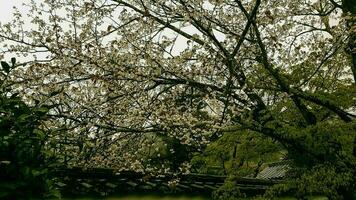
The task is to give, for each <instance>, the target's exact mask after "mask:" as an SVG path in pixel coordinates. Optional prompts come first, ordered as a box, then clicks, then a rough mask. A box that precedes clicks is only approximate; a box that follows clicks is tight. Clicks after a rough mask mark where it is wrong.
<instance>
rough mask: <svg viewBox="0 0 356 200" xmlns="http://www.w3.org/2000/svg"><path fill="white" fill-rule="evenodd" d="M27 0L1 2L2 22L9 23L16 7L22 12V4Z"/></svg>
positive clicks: (0, 18)
mask: <svg viewBox="0 0 356 200" xmlns="http://www.w3.org/2000/svg"><path fill="white" fill-rule="evenodd" d="M26 1H27V0H0V22H1V23H6V22H9V21H10V20H11V18H12V12H13V7H14V6H16V7H18V8H19V10H21V7H22V3H23V2H26Z"/></svg>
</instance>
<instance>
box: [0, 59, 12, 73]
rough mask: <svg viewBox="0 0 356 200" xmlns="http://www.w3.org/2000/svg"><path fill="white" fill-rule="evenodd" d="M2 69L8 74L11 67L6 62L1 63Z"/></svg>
mask: <svg viewBox="0 0 356 200" xmlns="http://www.w3.org/2000/svg"><path fill="white" fill-rule="evenodd" d="M1 67H2V69H3V70H4V71H5V72H6V73H7V74H8V73H9V72H10V65H9V64H7V62H5V61H1Z"/></svg>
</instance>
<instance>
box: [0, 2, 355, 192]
mask: <svg viewBox="0 0 356 200" xmlns="http://www.w3.org/2000/svg"><path fill="white" fill-rule="evenodd" d="M26 6H27V7H28V8H29V10H30V13H29V15H28V16H23V15H22V14H21V12H19V11H17V12H15V14H14V21H13V22H12V23H8V24H2V25H1V32H0V41H1V43H2V44H3V53H4V54H5V55H6V53H16V54H17V55H18V56H19V57H23V61H24V64H26V65H25V66H23V67H18V68H17V69H16V73H14V75H13V76H12V79H13V80H14V81H15V82H16V84H14V88H15V89H16V90H17V91H18V92H21V94H22V96H23V98H24V99H25V100H26V101H28V102H30V103H33V104H36V102H46V103H51V104H53V105H56V107H55V108H53V109H52V110H51V111H50V114H49V116H50V117H51V119H50V120H48V122H47V123H46V126H47V128H49V129H51V130H52V132H51V135H50V138H51V139H52V141H54V143H55V144H56V145H60V146H61V148H64V149H63V150H61V151H62V154H63V153H64V152H67V153H69V154H72V155H75V156H74V157H73V158H71V160H70V161H68V162H71V163H75V165H85V166H98V165H101V166H106V167H108V166H109V167H117V168H119V169H123V168H133V169H136V170H143V171H150V170H159V169H158V168H159V167H158V168H157V166H151V165H150V164H149V162H147V160H149V159H150V157H152V155H153V154H154V153H147V152H150V151H154V152H156V153H155V154H154V155H155V156H156V157H157V156H158V157H159V156H160V155H161V154H162V151H163V152H165V153H166V154H168V153H169V155H170V156H173V157H174V156H177V155H178V153H180V152H177V151H175V149H174V148H173V147H172V145H168V144H167V145H164V144H163V143H164V141H167V140H165V139H164V138H165V137H167V136H168V137H170V138H174V139H175V140H177V141H180V142H179V144H180V145H182V146H183V147H184V148H183V149H185V152H188V153H186V154H187V155H185V156H183V157H184V158H187V159H189V158H190V155H189V152H191V151H200V150H201V149H202V148H204V147H205V146H206V145H207V144H208V143H209V142H211V141H215V140H216V139H217V138H219V136H221V135H222V134H223V133H224V132H236V134H238V133H239V131H240V130H246V129H247V130H250V131H254V132H256V133H258V134H262V135H263V136H267V137H269V138H271V139H273V140H275V141H278V142H279V143H280V144H282V145H283V146H284V147H285V148H286V149H287V150H288V151H289V156H290V157H291V158H294V160H296V162H297V163H298V164H300V166H302V167H306V168H307V169H314V168H313V167H316V166H320V165H321V166H324V165H328V166H329V165H330V166H332V167H333V169H335V173H339V174H342V175H344V176H345V177H351V175H350V174H353V173H355V171H354V170H352V169H353V168H355V144H356V143H355V141H356V140H355V120H354V118H355V113H354V110H355V97H354V96H355V92H356V88H355V77H356V70H355V66H356V62H355V60H356V56H355V13H356V12H355V5H354V3H353V2H352V0H349V1H348V0H345V1H335V0H307V1H297V0H291V1H276V0H269V1H261V0H246V1H240V0H227V1H221V0H196V1H186V0H174V1H173V0H169V1H161V0H111V1H108V0H98V1H93V0H82V1H73V0H45V1H43V2H35V1H31V2H30V3H28V4H27V5H26ZM345 33H347V34H345ZM56 141H57V142H56ZM158 141H160V142H158ZM162 141H163V142H162ZM68 144H69V145H68ZM173 146H174V145H173ZM68 151H69V152H68ZM62 156H64V155H62ZM300 158H302V159H300ZM305 161H308V162H305ZM181 163H182V167H181V169H182V168H185V169H186V168H187V169H186V170H188V168H189V166H188V165H187V163H185V162H183V161H181ZM336 163H342V164H340V165H339V164H336ZM162 169H164V171H167V169H168V171H170V168H169V164H167V165H166V164H163V167H162ZM341 179H342V178H341ZM343 180H345V181H346V182H347V183H345V185H342V187H341V186H340V187H337V188H335V190H337V191H338V192H340V194H341V193H345V194H346V193H347V194H348V192H349V189H348V188H350V187H351V186H350V184H351V185H352V183H353V182H354V179H352V180H346V179H343ZM344 186H345V187H344ZM341 190H342V191H341ZM305 193H307V192H305Z"/></svg>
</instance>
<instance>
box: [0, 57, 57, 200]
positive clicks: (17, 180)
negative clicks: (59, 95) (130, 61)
mask: <svg viewBox="0 0 356 200" xmlns="http://www.w3.org/2000/svg"><path fill="white" fill-rule="evenodd" d="M11 62H12V65H11V66H10V65H9V64H8V63H7V62H4V61H1V66H2V70H1V72H0V73H1V79H0V85H1V86H0V178H1V179H0V198H1V199H24V198H26V199H32V198H44V197H50V196H52V197H53V195H56V196H57V197H58V195H59V194H58V193H56V191H55V190H54V188H53V185H52V183H51V179H50V178H49V176H48V173H49V170H50V167H49V163H47V162H46V157H48V156H47V151H46V149H45V148H44V147H45V141H46V132H45V131H44V129H42V128H41V122H42V121H43V120H44V119H45V118H46V113H47V112H48V107H47V106H45V105H37V106H34V107H30V106H28V105H26V104H25V103H24V102H23V101H22V100H21V98H20V97H19V96H18V95H19V94H18V93H14V92H13V91H12V90H11V88H10V85H11V84H12V82H11V81H9V80H8V77H9V74H10V71H11V70H12V69H13V68H14V67H15V66H16V63H15V62H16V60H15V58H12V59H11Z"/></svg>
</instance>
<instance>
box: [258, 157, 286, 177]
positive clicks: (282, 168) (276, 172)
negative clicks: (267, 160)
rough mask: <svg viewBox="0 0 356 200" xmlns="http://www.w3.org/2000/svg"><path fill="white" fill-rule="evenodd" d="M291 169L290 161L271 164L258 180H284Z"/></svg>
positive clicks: (259, 175) (260, 174)
mask: <svg viewBox="0 0 356 200" xmlns="http://www.w3.org/2000/svg"><path fill="white" fill-rule="evenodd" d="M289 169H290V162H289V161H281V162H276V163H271V164H269V166H268V167H266V168H265V169H264V170H262V171H261V172H260V173H259V174H258V175H257V177H256V178H258V179H268V180H276V179H282V178H284V177H285V176H286V173H287V172H288V170H289Z"/></svg>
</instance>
